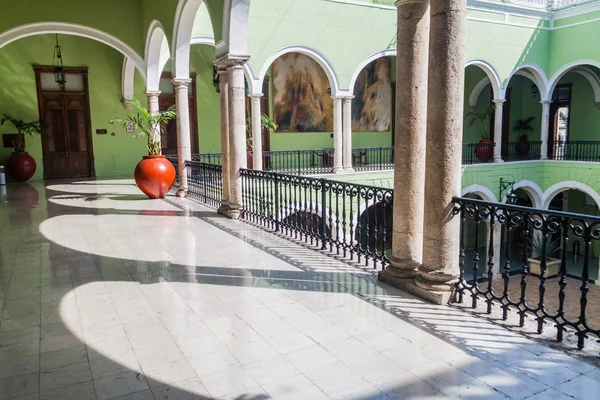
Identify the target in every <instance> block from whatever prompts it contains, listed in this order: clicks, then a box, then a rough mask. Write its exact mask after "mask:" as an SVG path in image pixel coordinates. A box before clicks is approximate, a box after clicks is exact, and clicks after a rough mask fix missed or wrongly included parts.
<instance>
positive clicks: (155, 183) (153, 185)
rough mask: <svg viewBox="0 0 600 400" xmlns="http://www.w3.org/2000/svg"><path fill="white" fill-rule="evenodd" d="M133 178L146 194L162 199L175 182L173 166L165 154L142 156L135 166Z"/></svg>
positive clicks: (152, 197)
mask: <svg viewBox="0 0 600 400" xmlns="http://www.w3.org/2000/svg"><path fill="white" fill-rule="evenodd" d="M134 178H135V183H136V185H137V186H138V187H139V188H140V190H141V191H142V192H144V194H145V195H146V196H148V197H150V198H151V199H162V198H163V197H165V195H166V194H167V193H169V190H171V186H173V182H175V168H174V167H173V164H171V162H170V161H169V160H167V159H166V158H165V156H144V159H143V160H142V161H140V162H139V163H138V165H137V166H136V167H135V173H134Z"/></svg>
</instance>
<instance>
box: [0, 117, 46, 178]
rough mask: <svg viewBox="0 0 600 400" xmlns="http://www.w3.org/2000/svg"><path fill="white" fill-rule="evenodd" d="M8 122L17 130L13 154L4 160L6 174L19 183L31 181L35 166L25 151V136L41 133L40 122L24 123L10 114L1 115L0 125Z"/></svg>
mask: <svg viewBox="0 0 600 400" xmlns="http://www.w3.org/2000/svg"><path fill="white" fill-rule="evenodd" d="M5 122H10V123H11V124H13V125H14V127H15V128H16V129H17V133H18V135H17V139H16V140H14V141H13V149H14V152H13V153H12V154H11V155H10V156H9V157H8V159H7V160H6V172H8V174H9V175H10V176H12V177H13V178H14V179H15V180H17V181H19V182H25V181H28V180H29V179H31V177H32V176H33V174H35V169H36V164H35V160H34V159H33V157H31V156H30V155H29V153H27V152H26V151H25V135H28V136H33V135H40V134H41V133H42V123H41V121H39V120H37V121H25V120H23V119H21V118H16V117H14V116H12V115H11V114H4V115H2V119H1V120H0V125H4V123H5Z"/></svg>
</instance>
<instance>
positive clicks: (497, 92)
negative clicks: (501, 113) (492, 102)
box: [465, 59, 504, 100]
mask: <svg viewBox="0 0 600 400" xmlns="http://www.w3.org/2000/svg"><path fill="white" fill-rule="evenodd" d="M469 66H476V67H479V68H481V69H482V70H483V72H485V74H486V75H487V77H488V79H489V80H490V83H491V84H492V93H493V94H494V99H500V100H502V99H504V91H503V90H502V84H501V81H500V75H498V72H496V68H494V66H493V65H492V64H490V63H489V62H487V61H483V60H479V59H473V60H469V61H467V63H466V65H465V68H466V67H469Z"/></svg>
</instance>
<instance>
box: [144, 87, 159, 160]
mask: <svg viewBox="0 0 600 400" xmlns="http://www.w3.org/2000/svg"><path fill="white" fill-rule="evenodd" d="M159 96H160V90H147V91H146V99H147V101H148V112H149V113H150V114H154V113H156V112H158V111H159V106H158V97H159ZM153 129H154V140H155V141H158V142H159V143H160V141H161V137H160V127H159V126H158V125H155V126H154V127H153ZM160 148H161V149H162V144H161V146H160Z"/></svg>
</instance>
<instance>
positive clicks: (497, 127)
mask: <svg viewBox="0 0 600 400" xmlns="http://www.w3.org/2000/svg"><path fill="white" fill-rule="evenodd" d="M504 102H505V100H503V99H494V105H495V106H496V109H495V112H494V162H495V163H501V162H504V161H503V160H502V120H503V118H502V117H503V109H504Z"/></svg>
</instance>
